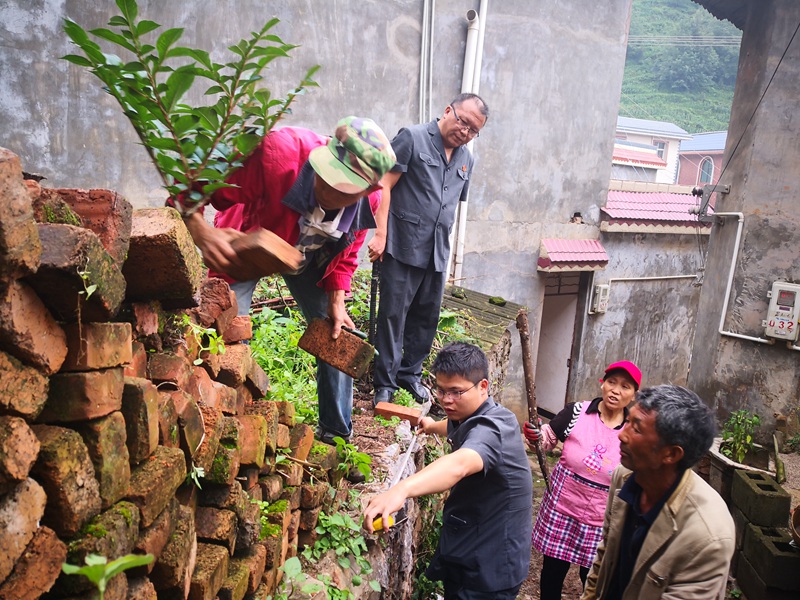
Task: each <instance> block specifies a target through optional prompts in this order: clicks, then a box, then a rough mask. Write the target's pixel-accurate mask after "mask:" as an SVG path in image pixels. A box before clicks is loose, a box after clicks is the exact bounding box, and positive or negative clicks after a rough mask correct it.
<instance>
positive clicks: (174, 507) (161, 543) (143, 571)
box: [129, 498, 180, 576]
mask: <svg viewBox="0 0 800 600" xmlns="http://www.w3.org/2000/svg"><path fill="white" fill-rule="evenodd" d="M179 514H180V504H179V503H178V500H177V499H176V498H172V499H171V500H170V502H169V504H167V507H166V508H165V509H164V510H162V511H161V514H159V515H158V516H157V517H156V518H155V520H154V521H153V523H152V524H151V525H150V526H149V527H145V528H144V529H142V530H141V531H140V532H139V537H138V538H137V539H136V544H135V545H134V549H135V550H136V553H137V554H152V555H153V556H155V557H156V558H157V557H159V556H161V552H162V551H163V550H164V547H165V546H166V545H167V542H168V541H169V539H170V537H172V534H173V533H174V532H175V528H176V527H177V525H178V515H179ZM154 567H155V561H153V562H151V563H150V564H149V565H145V566H142V567H137V568H136V570H135V571H134V570H133V569H132V570H131V571H129V572H130V573H131V574H132V575H134V576H138V575H141V576H144V575H149V574H150V573H151V572H152V570H153V568H154Z"/></svg>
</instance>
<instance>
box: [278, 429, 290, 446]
mask: <svg viewBox="0 0 800 600" xmlns="http://www.w3.org/2000/svg"><path fill="white" fill-rule="evenodd" d="M291 441H292V437H291V433H290V432H289V428H288V427H287V426H286V425H284V424H283V423H278V448H288V447H289V444H290V443H291Z"/></svg>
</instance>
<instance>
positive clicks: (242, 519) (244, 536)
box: [236, 501, 261, 549]
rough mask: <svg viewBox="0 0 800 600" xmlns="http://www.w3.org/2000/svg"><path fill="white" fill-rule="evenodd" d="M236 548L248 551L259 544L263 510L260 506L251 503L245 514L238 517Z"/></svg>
mask: <svg viewBox="0 0 800 600" xmlns="http://www.w3.org/2000/svg"><path fill="white" fill-rule="evenodd" d="M237 518H238V524H237V527H236V548H237V549H247V548H250V547H251V546H253V544H256V543H258V538H259V536H260V535H261V509H260V508H259V505H258V504H255V503H254V502H252V501H251V502H250V503H248V504H247V506H246V507H245V510H244V513H243V514H242V515H241V516H237Z"/></svg>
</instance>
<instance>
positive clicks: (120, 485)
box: [76, 411, 131, 508]
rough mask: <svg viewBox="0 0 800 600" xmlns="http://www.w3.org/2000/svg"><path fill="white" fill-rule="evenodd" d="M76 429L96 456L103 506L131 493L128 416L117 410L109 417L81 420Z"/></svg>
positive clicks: (95, 466)
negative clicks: (126, 420)
mask: <svg viewBox="0 0 800 600" xmlns="http://www.w3.org/2000/svg"><path fill="white" fill-rule="evenodd" d="M76 429H77V431H78V433H80V434H81V437H82V438H83V443H84V444H86V449H87V450H88V451H89V457H90V458H91V459H92V465H93V466H94V475H95V478H96V479H97V482H98V483H99V484H100V500H101V501H102V507H103V508H108V507H109V506H111V505H112V504H114V503H115V502H117V500H119V499H120V498H122V497H123V496H124V495H125V494H126V493H127V491H128V484H129V483H130V480H131V467H130V464H129V456H128V448H127V446H126V445H125V439H126V437H127V435H126V433H125V418H124V417H123V416H122V413H121V412H119V411H115V412H113V413H111V414H110V415H108V416H107V417H102V418H100V419H95V420H93V421H88V422H86V423H81V424H80V425H78V427H77V428H76Z"/></svg>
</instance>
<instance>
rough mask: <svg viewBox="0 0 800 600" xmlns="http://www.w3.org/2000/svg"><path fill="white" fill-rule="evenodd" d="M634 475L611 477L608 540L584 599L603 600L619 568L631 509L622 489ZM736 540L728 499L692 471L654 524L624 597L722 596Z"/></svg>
mask: <svg viewBox="0 0 800 600" xmlns="http://www.w3.org/2000/svg"><path fill="white" fill-rule="evenodd" d="M630 474H631V471H629V470H628V469H626V468H625V467H623V466H619V467H617V469H616V470H615V471H614V474H613V475H612V478H611V489H610V490H609V493H608V503H607V504H606V514H605V521H604V523H603V541H602V542H601V543H600V547H599V548H598V549H597V556H595V559H594V564H593V565H592V569H591V571H590V572H589V576H588V578H587V580H586V589H585V590H584V592H583V596H581V600H593V599H595V598H597V599H601V600H602V598H604V595H605V594H606V592H607V590H608V586H609V584H610V583H611V578H612V576H613V574H614V572H615V570H616V568H617V556H618V555H619V545H620V536H621V535H622V528H623V526H624V525H625V515H626V514H627V511H628V504H627V503H626V502H625V501H623V500H620V499H619V489H620V488H621V487H622V484H623V483H625V480H627V479H628V477H629V476H630ZM734 544H735V529H734V525H733V518H732V517H731V514H730V512H729V511H728V507H727V506H726V505H725V502H724V501H723V500H722V498H721V497H720V496H719V494H717V492H715V491H714V490H713V489H712V488H711V486H709V485H708V484H707V483H706V482H705V481H703V479H701V478H700V477H699V476H698V475H697V474H696V473H695V472H694V471H692V470H691V469H689V470H687V471H686V472H685V473H684V475H683V477H682V478H681V481H680V483H679V484H678V487H677V488H676V489H675V491H674V492H673V494H672V496H671V497H670V498H669V500H667V502H666V503H665V504H664V507H663V508H662V509H661V512H660V513H659V515H658V517H656V520H655V521H654V522H653V525H652V527H650V531H649V532H648V534H647V537H646V538H645V540H644V544H642V549H641V551H640V552H639V557H638V558H637V560H636V565H635V566H634V568H633V574H632V576H631V581H630V583H629V584H628V587H627V588H626V590H625V593H624V594H623V600H650V599H652V598H670V599H673V600H693V599H696V600H710V599H712V598H720V599H723V598H724V597H725V584H726V582H727V579H728V569H729V568H730V562H731V557H732V556H733V550H734Z"/></svg>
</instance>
